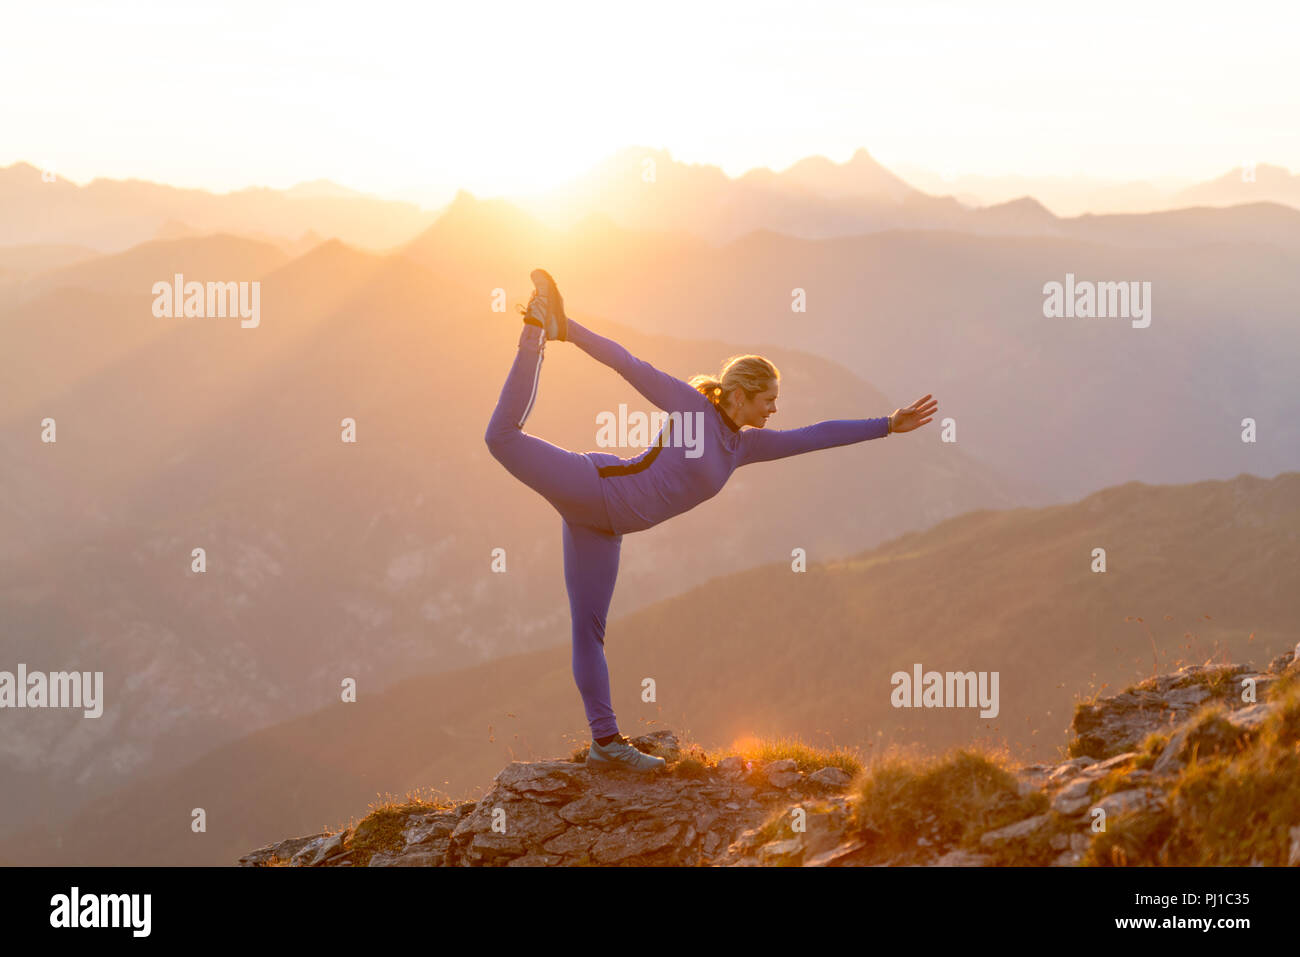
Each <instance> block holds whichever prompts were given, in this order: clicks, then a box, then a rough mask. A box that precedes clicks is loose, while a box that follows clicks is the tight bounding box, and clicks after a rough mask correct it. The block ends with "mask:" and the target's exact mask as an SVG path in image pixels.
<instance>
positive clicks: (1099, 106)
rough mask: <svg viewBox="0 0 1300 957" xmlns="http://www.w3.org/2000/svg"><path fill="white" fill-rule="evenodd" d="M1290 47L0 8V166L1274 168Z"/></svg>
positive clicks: (1034, 9) (982, 7) (1219, 33)
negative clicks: (862, 159)
mask: <svg viewBox="0 0 1300 957" xmlns="http://www.w3.org/2000/svg"><path fill="white" fill-rule="evenodd" d="M1049 6H1051V7H1053V8H1054V9H1046V8H1047V7H1049ZM1298 38H1300V5H1297V4H1294V3H1289V2H1288V3H1244V4H1224V3H1213V4H1211V3H1188V2H1173V3H1152V2H1149V3H1144V2H1138V0H1126V2H1120V3H1115V2H1109V0H1088V2H1078V3H1069V4H1062V3H1058V4H1049V3H1046V2H1044V0H1028V2H1019V0H1015V2H987V0H968V2H930V0H907V2H902V3H870V2H844V3H816V2H812V0H803V2H798V3H764V2H755V0H746V2H743V3H711V2H706V0H693V2H687V3H677V2H669V0H657V2H654V3H636V4H622V3H616V2H609V0H603V2H598V3H597V2H593V3H564V2H562V0H556V2H537V0H534V2H531V3H517V4H516V3H510V4H507V3H489V2H483V3H479V2H464V0H460V2H456V3H451V4H440V3H419V2H408V3H390V2H381V0H368V2H365V3H355V2H354V3H347V4H331V3H321V2H313V3H276V2H273V0H255V2H230V3H220V4H218V3H212V4H203V5H199V4H191V3H185V2H181V0H164V2H137V3H128V2H111V0H100V2H81V3H77V2H35V0H33V2H19V0H15V2H11V3H6V5H5V11H4V16H3V29H2V30H0V83H2V84H3V89H4V91H5V92H4V96H3V98H0V165H9V164H10V163H13V162H16V161H18V160H24V161H27V162H30V163H32V164H34V165H36V166H40V167H42V168H47V169H51V170H53V171H55V172H57V173H59V174H60V175H62V176H64V177H66V178H68V179H71V180H73V181H75V182H82V183H84V182H87V181H89V180H90V179H91V178H93V177H95V176H110V177H115V178H125V177H138V178H142V179H150V180H155V181H159V182H165V183H172V184H176V185H182V186H202V187H206V188H210V189H216V190H220V191H225V190H229V189H235V188H241V187H244V186H249V185H267V186H274V187H286V186H290V185H292V184H294V183H297V182H301V181H304V180H310V179H317V178H328V179H332V180H334V181H336V182H339V183H342V184H344V185H347V186H351V187H353V188H356V189H363V190H366V191H371V192H378V193H388V194H393V193H401V192H406V191H409V190H411V189H413V188H419V189H430V190H432V191H438V190H445V189H450V188H452V187H455V186H464V187H465V188H467V189H469V190H471V191H473V192H475V193H476V194H479V195H498V194H510V193H519V192H528V191H533V190H537V189H541V188H545V187H547V186H550V185H553V184H556V183H559V182H562V181H563V180H565V179H568V178H570V177H572V176H575V175H577V174H579V173H580V172H582V171H583V170H584V169H586V168H587V167H588V166H590V165H592V164H594V163H596V162H598V161H599V160H601V159H603V158H605V157H607V156H608V155H609V154H611V153H613V152H614V151H616V150H618V149H620V148H622V147H624V146H629V145H639V146H650V147H656V148H660V147H662V148H666V149H668V150H669V151H671V153H672V154H673V156H674V157H675V158H677V159H679V160H683V161H686V162H692V163H712V164H715V165H718V166H721V167H722V168H723V169H724V170H725V171H726V172H727V173H729V174H732V175H739V174H740V173H743V172H744V171H745V170H747V169H750V168H752V167H754V166H770V167H772V168H774V169H783V168H785V167H787V166H789V165H790V164H791V163H793V162H794V161H796V160H797V159H799V158H801V157H804V156H807V155H810V154H816V153H820V154H822V155H824V156H828V157H830V158H831V159H833V160H836V161H843V160H845V159H847V158H848V157H849V156H850V155H851V154H852V153H853V151H854V150H856V149H857V148H859V147H866V148H867V149H868V150H869V151H870V152H871V154H872V155H873V156H874V157H875V158H876V159H878V160H880V161H881V162H882V163H884V164H885V165H887V166H888V165H890V164H903V163H908V164H916V165H920V166H924V167H929V168H931V169H934V170H936V171H939V172H944V171H947V172H950V173H985V174H999V173H1007V172H1015V173H1022V174H1027V175H1052V174H1072V173H1086V174H1088V175H1091V176H1099V177H1109V178H1120V179H1129V178H1146V179H1155V180H1170V179H1182V180H1197V179H1206V178H1211V177H1214V176H1217V175H1220V174H1222V173H1224V172H1226V171H1227V170H1229V169H1231V168H1232V167H1235V166H1238V165H1240V164H1241V163H1242V162H1243V161H1246V160H1256V161H1259V162H1268V163H1274V164H1277V165H1281V166H1286V167H1288V168H1290V169H1292V170H1293V171H1300V67H1297V65H1296V64H1297V62H1300V57H1297V55H1296V50H1295V45H1296V42H1297V39H1298Z"/></svg>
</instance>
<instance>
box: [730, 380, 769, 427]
mask: <svg viewBox="0 0 1300 957" xmlns="http://www.w3.org/2000/svg"><path fill="white" fill-rule="evenodd" d="M779 390H780V384H779V383H778V382H777V381H776V380H773V381H772V382H771V384H770V385H768V387H767V389H765V390H764V391H762V392H760V393H758V394H757V395H755V396H752V397H749V398H747V397H746V396H745V390H744V389H737V390H736V392H735V395H736V398H737V399H738V400H739V402H738V404H737V407H736V414H735V415H733V416H732V417H731V418H732V421H734V422H735V423H736V424H737V425H740V426H745V425H752V426H754V428H756V429H761V428H763V426H764V425H766V424H767V417H768V416H769V415H772V414H773V413H775V412H776V396H777V392H778V391H779Z"/></svg>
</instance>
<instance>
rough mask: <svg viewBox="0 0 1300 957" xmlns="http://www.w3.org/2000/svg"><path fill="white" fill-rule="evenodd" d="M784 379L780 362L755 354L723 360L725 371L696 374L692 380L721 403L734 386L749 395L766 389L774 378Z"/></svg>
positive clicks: (702, 390)
mask: <svg viewBox="0 0 1300 957" xmlns="http://www.w3.org/2000/svg"><path fill="white" fill-rule="evenodd" d="M780 380H781V373H780V371H779V370H778V369H777V367H776V366H774V365H772V363H770V362H768V361H767V360H766V359H764V358H763V357H762V356H756V355H752V354H751V355H743V356H732V357H731V358H730V359H728V360H727V361H726V362H725V363H723V365H722V371H721V372H720V373H718V375H717V376H711V375H695V376H691V378H690V379H689V380H688V381H689V382H690V385H691V386H693V387H694V388H696V389H699V390H700V392H702V393H703V394H704V397H705V398H706V399H708V400H709V401H710V402H712V403H713V404H714V405H717V406H721V405H722V402H723V399H724V397H725V396H726V394H727V393H728V392H731V391H732V390H734V389H740V390H741V391H742V392H743V393H744V394H745V397H746V398H747V399H748V398H753V397H754V396H756V395H758V394H759V393H760V392H763V391H766V390H767V389H768V388H770V387H771V385H772V383H773V382H774V381H776V382H779V381H780Z"/></svg>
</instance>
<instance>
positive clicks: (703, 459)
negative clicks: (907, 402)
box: [566, 319, 889, 534]
mask: <svg viewBox="0 0 1300 957" xmlns="http://www.w3.org/2000/svg"><path fill="white" fill-rule="evenodd" d="M566 338H567V339H568V341H570V342H572V343H574V344H575V345H577V346H578V347H579V348H580V349H582V350H583V351H584V352H586V353H587V354H588V355H590V356H591V357H592V358H594V359H597V360H599V361H600V362H603V363H604V364H605V365H607V366H609V367H610V368H611V369H614V370H615V371H616V372H618V373H619V374H620V375H621V376H623V378H624V379H626V380H627V381H628V382H630V383H631V384H632V386H633V387H634V388H635V389H636V390H637V391H638V392H640V393H641V395H643V396H644V397H645V398H646V400H647V401H649V402H651V403H653V404H654V405H655V406H656V407H658V408H659V409H661V410H663V411H664V412H666V413H668V417H667V421H666V422H665V423H664V425H663V428H662V429H660V431H659V433H658V435H657V437H656V440H655V442H654V444H652V445H651V446H650V447H649V448H647V449H646V450H645V451H643V452H640V453H638V454H637V455H635V456H633V457H631V458H626V459H624V458H619V457H618V456H616V455H613V454H612V453H609V452H588V453H587V455H588V456H589V457H590V458H591V460H592V461H593V462H594V463H595V464H596V467H597V472H598V473H599V474H600V476H601V489H602V491H603V492H604V496H605V509H606V511H607V513H608V515H609V520H610V527H611V528H612V529H613V530H614V532H615V533H617V534H624V533H627V532H637V531H641V530H643V529H647V528H650V527H651V526H653V525H657V524H659V523H660V522H662V521H664V520H665V519H667V518H671V517H672V516H674V515H680V514H681V513H682V512H685V511H688V510H689V509H692V508H694V507H695V506H696V505H699V504H700V503H701V502H703V501H706V500H707V499H710V498H712V497H713V496H715V495H717V494H718V492H720V491H721V490H722V486H723V485H725V484H726V483H727V479H728V478H730V477H731V473H732V472H734V471H735V470H736V469H738V468H740V466H742V465H750V464H752V463H754V462H766V461H769V460H771V459H780V458H785V457H786V456H789V455H799V454H800V453H802V452H812V451H815V450H816V449H828V448H832V447H834V446H838V445H850V444H852V443H854V442H863V441H865V440H867V439H879V438H883V437H885V436H887V435H888V434H889V417H888V416H882V417H881V418H877V419H828V420H826V421H824V422H817V423H815V424H814V425H806V426H804V427H803V428H800V429H768V428H762V429H756V428H749V429H742V428H741V427H740V426H738V425H736V423H735V422H733V421H732V420H731V418H730V416H728V415H727V413H726V412H724V411H723V410H722V408H721V407H720V406H717V405H714V404H713V403H712V402H710V401H709V400H708V399H707V398H705V396H704V394H703V393H702V392H700V391H699V390H698V389H696V388H695V387H694V386H692V385H691V384H690V383H688V382H685V381H683V380H682V379H678V378H676V377H674V376H671V375H668V374H667V373H665V372H660V371H659V370H658V369H656V368H655V367H654V366H652V365H651V364H650V363H648V362H645V361H644V360H642V359H638V358H637V357H636V356H634V355H632V354H631V353H630V352H628V351H627V350H626V349H625V348H623V347H622V346H621V345H619V344H618V343H617V342H614V341H613V340H612V339H607V338H605V337H604V336H601V335H598V334H597V333H594V332H592V331H591V330H590V329H587V328H586V327H585V326H583V325H581V324H580V323H578V322H575V321H574V320H573V319H570V320H569V323H568V331H567V334H566Z"/></svg>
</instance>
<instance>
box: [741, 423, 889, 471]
mask: <svg viewBox="0 0 1300 957" xmlns="http://www.w3.org/2000/svg"><path fill="white" fill-rule="evenodd" d="M889 418H890V417H889V416H887V415H886V416H881V417H880V418H878V419H827V420H826V421H825V422H817V423H815V424H813V425H805V426H804V427H803V428H802V429H743V430H741V433H740V459H739V465H749V464H751V463H753V462H767V461H770V460H772V459H783V458H785V457H786V456H788V455H800V454H802V453H804V452H814V451H816V450H817V449H829V448H833V447H835V446H837V445H852V444H853V443H854V442H865V441H866V440H867V439H881V438H884V437H885V436H886V435H888V434H889ZM739 465H738V466H737V467H739Z"/></svg>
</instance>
